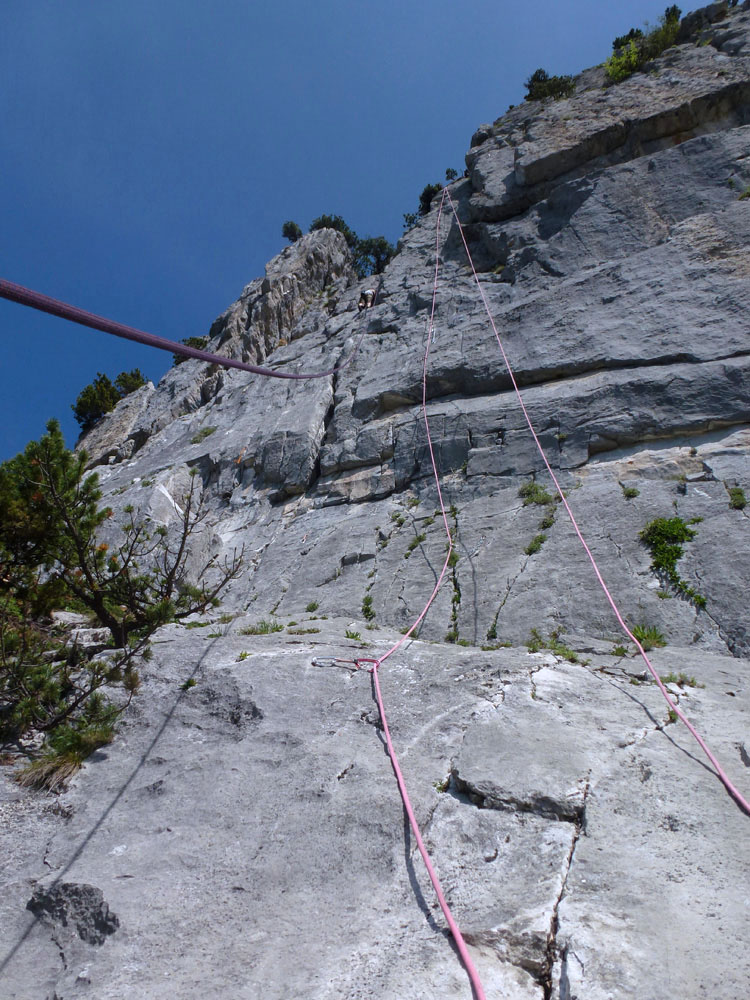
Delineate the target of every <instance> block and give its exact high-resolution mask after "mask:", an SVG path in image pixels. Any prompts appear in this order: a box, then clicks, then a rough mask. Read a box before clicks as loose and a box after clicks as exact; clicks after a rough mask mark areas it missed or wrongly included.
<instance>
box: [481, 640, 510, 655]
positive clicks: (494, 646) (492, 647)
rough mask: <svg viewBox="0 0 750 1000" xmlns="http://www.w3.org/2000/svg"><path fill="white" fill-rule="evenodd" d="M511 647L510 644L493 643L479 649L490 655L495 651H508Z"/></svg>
mask: <svg viewBox="0 0 750 1000" xmlns="http://www.w3.org/2000/svg"><path fill="white" fill-rule="evenodd" d="M512 646H513V643H512V642H493V643H492V644H491V645H485V646H480V647H479V648H480V649H481V650H483V651H484V652H485V653H491V652H492V651H493V650H495V649H510V648H511V647H512Z"/></svg>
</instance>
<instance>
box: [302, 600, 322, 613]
mask: <svg viewBox="0 0 750 1000" xmlns="http://www.w3.org/2000/svg"><path fill="white" fill-rule="evenodd" d="M319 607H320V605H319V604H318V602H317V601H310V603H309V604H308V605H307V607H306V608H305V611H307V612H308V613H309V614H312V612H313V611H317V610H318V608H319Z"/></svg>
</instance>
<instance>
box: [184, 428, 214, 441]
mask: <svg viewBox="0 0 750 1000" xmlns="http://www.w3.org/2000/svg"><path fill="white" fill-rule="evenodd" d="M215 430H216V428H215V427H201V429H200V430H199V431H198V432H197V434H194V435H193V436H192V437H191V438H190V444H200V443H201V441H205V440H206V438H207V437H210V436H211V435H212V434H213V433H214V431H215Z"/></svg>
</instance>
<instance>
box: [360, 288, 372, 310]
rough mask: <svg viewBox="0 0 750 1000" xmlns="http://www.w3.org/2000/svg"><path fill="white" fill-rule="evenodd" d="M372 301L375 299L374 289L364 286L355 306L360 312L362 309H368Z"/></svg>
mask: <svg viewBox="0 0 750 1000" xmlns="http://www.w3.org/2000/svg"><path fill="white" fill-rule="evenodd" d="M374 301H375V289H374V288H366V289H365V290H364V291H363V292H362V294H361V295H360V297H359V302H358V304H357V308H358V309H359V311H360V312H362V310H363V309H369V308H370V306H372V304H373V303H374Z"/></svg>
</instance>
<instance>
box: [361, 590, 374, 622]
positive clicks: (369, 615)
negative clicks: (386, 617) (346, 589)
mask: <svg viewBox="0 0 750 1000" xmlns="http://www.w3.org/2000/svg"><path fill="white" fill-rule="evenodd" d="M362 617H363V618H364V619H365V620H366V621H368V622H371V621H373V620H374V618H375V612H374V610H373V607H372V595H371V594H365V596H364V597H363V598H362Z"/></svg>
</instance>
